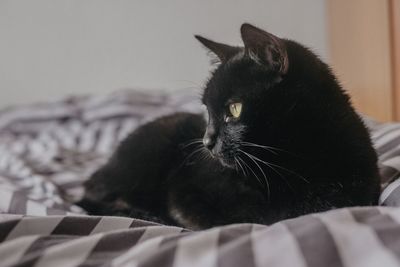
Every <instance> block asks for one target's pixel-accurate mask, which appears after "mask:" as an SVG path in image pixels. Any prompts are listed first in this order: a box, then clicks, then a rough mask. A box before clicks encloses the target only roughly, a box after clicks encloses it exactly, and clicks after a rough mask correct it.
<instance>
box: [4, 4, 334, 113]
mask: <svg viewBox="0 0 400 267" xmlns="http://www.w3.org/2000/svg"><path fill="white" fill-rule="evenodd" d="M243 22H250V23H254V24H255V25H258V26H259V27H262V28H264V29H266V30H268V31H271V32H273V33H275V34H276V35H279V36H282V37H288V38H292V39H295V40H298V41H300V42H303V43H305V44H306V45H308V46H310V47H311V48H313V49H314V51H316V52H317V53H318V54H320V55H321V56H322V57H323V58H327V44H326V33H325V1H323V0H301V1H299V0H263V1H262V0H242V1H233V0H219V1H213V0H201V1H200V0H168V1H162V0H158V1H155V0H147V1H145V0H143V1H141V0H136V1H135V0H130V1H128V0H126V1H122V0H113V1H112V0H108V1H107V0H85V1H83V0H63V1H60V0H35V1H31V0H26V1H20V0H0V107H4V106H7V105H10V104H13V103H26V102H31V101H37V100H46V99H50V98H57V97H60V96H63V95H67V94H75V93H78V94H85V93H101V94H104V93H106V92H110V91H113V90H115V89H120V88H127V87H141V88H149V89H152V88H166V89H180V88H193V87H199V86H201V84H202V83H203V81H204V80H205V79H206V77H207V74H208V70H209V65H208V63H209V58H208V57H207V56H206V53H205V51H204V50H203V49H202V48H201V46H200V45H199V44H198V43H197V42H196V41H195V39H194V38H193V34H195V33H196V34H202V35H204V36H207V37H210V38H214V39H215V40H218V41H223V42H227V43H231V44H240V35H239V27H240V25H241V23H243Z"/></svg>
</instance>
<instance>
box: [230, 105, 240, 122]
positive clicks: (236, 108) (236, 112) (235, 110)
mask: <svg viewBox="0 0 400 267" xmlns="http://www.w3.org/2000/svg"><path fill="white" fill-rule="evenodd" d="M229 112H230V113H231V115H232V117H234V118H235V119H237V118H239V116H240V113H242V103H239V102H238V103H232V104H229Z"/></svg>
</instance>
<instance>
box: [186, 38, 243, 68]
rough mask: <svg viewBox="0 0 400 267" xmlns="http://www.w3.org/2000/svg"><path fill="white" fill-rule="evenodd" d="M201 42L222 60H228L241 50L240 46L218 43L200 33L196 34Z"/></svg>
mask: <svg viewBox="0 0 400 267" xmlns="http://www.w3.org/2000/svg"><path fill="white" fill-rule="evenodd" d="M194 37H195V38H196V39H197V40H198V41H199V42H200V43H202V44H203V45H204V46H205V47H206V48H208V49H209V50H210V51H211V52H212V53H214V54H215V55H216V56H217V57H218V59H219V60H220V61H221V62H226V61H228V60H229V59H230V58H232V57H233V56H235V55H236V54H237V53H239V52H240V51H241V48H240V47H235V46H230V45H226V44H221V43H217V42H214V41H211V40H209V39H206V38H204V37H202V36H200V35H195V36H194Z"/></svg>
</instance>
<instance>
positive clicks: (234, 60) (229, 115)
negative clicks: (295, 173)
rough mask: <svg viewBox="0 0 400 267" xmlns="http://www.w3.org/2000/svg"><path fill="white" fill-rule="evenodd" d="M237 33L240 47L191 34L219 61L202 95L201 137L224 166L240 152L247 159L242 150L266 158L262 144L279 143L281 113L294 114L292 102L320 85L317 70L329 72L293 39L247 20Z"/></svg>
mask: <svg viewBox="0 0 400 267" xmlns="http://www.w3.org/2000/svg"><path fill="white" fill-rule="evenodd" d="M241 36H242V40H243V43H244V47H233V46H229V45H226V44H221V43H217V42H214V41H211V40H208V39H206V38H203V37H200V36H196V38H197V39H198V40H199V41H200V42H201V43H202V44H203V45H204V46H205V47H207V48H208V49H209V50H210V51H211V52H212V53H214V54H215V55H216V56H217V57H218V58H219V61H220V64H219V66H218V67H217V68H216V70H215V71H214V72H213V73H212V76H211V78H210V80H209V81H208V83H207V84H206V87H205V89H204V94H203V98H202V101H203V103H204V104H205V105H206V106H207V110H208V115H209V119H208V124H207V128H206V132H205V134H204V138H203V143H204V146H205V147H206V148H207V149H209V151H210V152H211V154H212V155H214V156H215V157H216V158H218V159H219V160H220V161H221V163H222V164H223V165H225V166H229V167H235V166H237V165H238V164H240V158H241V159H244V158H247V160H250V159H249V158H248V156H246V154H245V153H249V154H250V155H255V156H257V157H258V158H260V157H261V158H265V157H264V155H261V154H262V153H266V149H264V150H263V149H262V147H261V146H274V147H279V146H281V145H282V144H279V142H283V143H284V142H285V140H280V138H283V136H282V135H285V134H282V132H281V131H284V130H283V128H285V123H289V121H288V120H287V121H285V118H288V117H291V118H293V117H295V116H290V114H289V113H291V112H296V111H295V110H296V108H297V105H300V106H301V105H306V102H307V101H308V100H307V101H303V100H302V98H303V95H304V94H305V93H304V92H305V91H307V90H315V88H318V87H319V86H318V83H320V82H321V81H320V80H321V79H320V78H319V75H325V76H326V74H328V75H329V74H330V72H329V70H328V68H327V67H326V65H325V64H323V63H322V62H321V61H320V60H319V59H318V57H317V56H315V55H314V54H313V53H312V52H310V51H309V50H308V49H307V48H304V47H303V46H301V45H299V44H297V43H296V42H293V41H289V40H286V39H281V38H279V37H277V36H274V35H273V34H270V33H267V32H265V31H263V30H261V29H258V28H256V27H254V26H252V25H250V24H243V25H242V27H241ZM321 71H322V72H324V74H322V73H321ZM332 79H333V80H334V78H333V77H332ZM299 101H300V103H299ZM288 114H289V115H288ZM279 135H281V136H279ZM284 138H290V133H289V135H285V136H284ZM257 146H259V147H258V148H259V149H258V150H257ZM246 151H247V152H246ZM270 152H271V153H272V152H273V151H270ZM238 156H239V157H238ZM238 161H239V162H238Z"/></svg>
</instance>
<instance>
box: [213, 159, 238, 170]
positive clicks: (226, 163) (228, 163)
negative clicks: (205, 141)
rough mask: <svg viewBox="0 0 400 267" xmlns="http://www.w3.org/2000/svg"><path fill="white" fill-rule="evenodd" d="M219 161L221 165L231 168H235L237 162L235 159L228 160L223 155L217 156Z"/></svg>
mask: <svg viewBox="0 0 400 267" xmlns="http://www.w3.org/2000/svg"><path fill="white" fill-rule="evenodd" d="M216 158H217V159H218V161H219V163H221V165H222V166H223V167H225V168H230V169H235V162H234V160H233V159H232V160H228V159H225V158H222V157H216Z"/></svg>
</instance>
